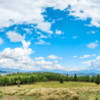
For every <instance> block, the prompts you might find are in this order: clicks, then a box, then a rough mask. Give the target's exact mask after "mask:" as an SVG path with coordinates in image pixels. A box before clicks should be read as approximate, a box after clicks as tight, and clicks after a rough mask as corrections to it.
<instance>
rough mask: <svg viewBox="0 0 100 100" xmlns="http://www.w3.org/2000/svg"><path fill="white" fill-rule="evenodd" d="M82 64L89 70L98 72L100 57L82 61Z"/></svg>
mask: <svg viewBox="0 0 100 100" xmlns="http://www.w3.org/2000/svg"><path fill="white" fill-rule="evenodd" d="M83 64H87V65H88V67H89V69H92V70H100V56H97V57H96V58H95V59H92V60H87V61H84V62H83Z"/></svg>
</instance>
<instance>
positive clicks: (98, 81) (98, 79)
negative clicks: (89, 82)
mask: <svg viewBox="0 0 100 100" xmlns="http://www.w3.org/2000/svg"><path fill="white" fill-rule="evenodd" d="M95 82H96V84H97V85H99V84H100V75H97V76H96V81H95Z"/></svg>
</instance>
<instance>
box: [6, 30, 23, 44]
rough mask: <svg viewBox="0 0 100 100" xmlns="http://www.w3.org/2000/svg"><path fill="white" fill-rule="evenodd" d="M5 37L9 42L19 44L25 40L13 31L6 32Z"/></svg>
mask: <svg viewBox="0 0 100 100" xmlns="http://www.w3.org/2000/svg"><path fill="white" fill-rule="evenodd" d="M7 36H8V38H9V39H10V41H11V42H21V41H23V40H24V39H25V36H22V35H20V34H19V33H16V32H13V31H9V32H7Z"/></svg>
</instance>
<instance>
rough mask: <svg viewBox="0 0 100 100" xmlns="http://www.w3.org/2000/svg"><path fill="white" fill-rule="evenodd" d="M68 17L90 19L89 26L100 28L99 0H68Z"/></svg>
mask: <svg viewBox="0 0 100 100" xmlns="http://www.w3.org/2000/svg"><path fill="white" fill-rule="evenodd" d="M68 2H69V4H70V5H71V7H70V9H69V10H70V15H72V16H75V17H76V18H78V19H82V20H86V19H88V18H90V19H91V21H90V24H91V25H93V26H97V27H100V6H99V5H100V1H99V0H68Z"/></svg>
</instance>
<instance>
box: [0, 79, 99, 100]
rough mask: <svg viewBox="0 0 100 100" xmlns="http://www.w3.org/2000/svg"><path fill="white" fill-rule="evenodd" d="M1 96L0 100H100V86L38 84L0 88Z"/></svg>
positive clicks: (56, 83) (78, 83) (88, 84)
mask: <svg viewBox="0 0 100 100" xmlns="http://www.w3.org/2000/svg"><path fill="white" fill-rule="evenodd" d="M0 96H1V99H0V100H100V86H99V85H96V84H95V83H88V82H64V83H63V84H61V83H59V82H54V81H51V82H37V83H34V84H28V85H21V86H20V87H17V86H5V87H0ZM5 97H7V98H8V99H7V98H6V99H5ZM15 97H19V99H18V98H17V99H15ZM11 98H13V99H11Z"/></svg>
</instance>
